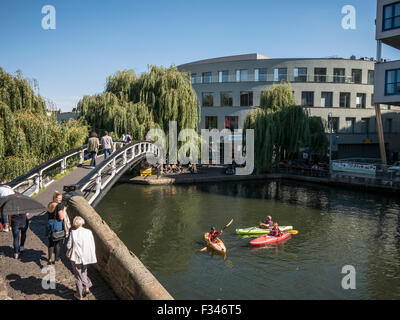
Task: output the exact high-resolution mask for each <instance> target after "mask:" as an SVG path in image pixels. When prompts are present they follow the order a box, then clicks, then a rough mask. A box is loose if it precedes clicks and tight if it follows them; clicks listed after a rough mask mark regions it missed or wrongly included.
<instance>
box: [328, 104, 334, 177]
mask: <svg viewBox="0 0 400 320" xmlns="http://www.w3.org/2000/svg"><path fill="white" fill-rule="evenodd" d="M328 124H329V174H331V173H332V131H333V126H332V112H329V113H328Z"/></svg>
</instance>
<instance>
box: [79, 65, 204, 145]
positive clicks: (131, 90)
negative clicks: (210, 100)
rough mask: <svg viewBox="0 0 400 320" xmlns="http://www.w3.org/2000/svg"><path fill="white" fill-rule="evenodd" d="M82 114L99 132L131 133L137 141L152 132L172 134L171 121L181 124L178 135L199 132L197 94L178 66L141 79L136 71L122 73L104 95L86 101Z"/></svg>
mask: <svg viewBox="0 0 400 320" xmlns="http://www.w3.org/2000/svg"><path fill="white" fill-rule="evenodd" d="M78 111H79V112H80V113H81V117H83V118H84V119H85V120H86V121H87V122H88V123H89V124H90V125H91V126H92V127H93V128H94V129H95V130H97V131H102V130H107V131H109V132H110V133H111V134H114V135H115V134H116V135H117V136H121V134H123V133H126V132H130V133H131V135H132V137H133V139H144V138H145V135H146V133H147V132H148V131H149V129H151V128H160V129H162V130H163V131H164V132H165V133H166V134H168V132H169V130H168V128H169V121H177V124H178V132H179V131H180V130H181V129H195V130H197V121H198V112H197V98H196V93H195V91H194V90H193V88H192V85H191V82H190V78H189V76H188V75H187V74H185V73H181V72H179V71H178V69H177V68H176V67H174V66H172V67H170V68H163V67H156V66H151V67H150V70H149V72H146V73H143V74H142V75H141V76H140V77H139V78H138V77H137V76H136V75H135V73H134V72H133V71H132V70H124V71H118V72H116V73H115V74H114V75H112V76H109V77H108V78H107V83H106V86H105V91H104V92H103V93H101V94H97V95H92V96H85V97H83V98H82V99H81V100H80V101H79V103H78Z"/></svg>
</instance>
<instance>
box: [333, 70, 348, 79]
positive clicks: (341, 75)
mask: <svg viewBox="0 0 400 320" xmlns="http://www.w3.org/2000/svg"><path fill="white" fill-rule="evenodd" d="M345 80H346V70H345V69H339V68H335V69H333V82H335V83H344V82H345Z"/></svg>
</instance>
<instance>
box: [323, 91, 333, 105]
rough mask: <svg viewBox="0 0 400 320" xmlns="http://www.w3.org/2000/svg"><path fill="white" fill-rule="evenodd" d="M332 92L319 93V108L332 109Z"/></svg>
mask: <svg viewBox="0 0 400 320" xmlns="http://www.w3.org/2000/svg"><path fill="white" fill-rule="evenodd" d="M332 96H333V93H332V92H322V93H321V107H328V108H329V107H332V100H333V99H332Z"/></svg>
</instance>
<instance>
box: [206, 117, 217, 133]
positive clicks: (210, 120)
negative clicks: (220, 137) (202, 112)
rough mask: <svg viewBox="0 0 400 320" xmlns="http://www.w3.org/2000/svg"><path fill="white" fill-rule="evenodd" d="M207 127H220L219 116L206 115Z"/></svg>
mask: <svg viewBox="0 0 400 320" xmlns="http://www.w3.org/2000/svg"><path fill="white" fill-rule="evenodd" d="M206 129H207V130H212V129H218V117H207V116H206Z"/></svg>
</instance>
